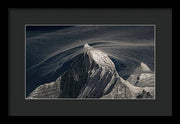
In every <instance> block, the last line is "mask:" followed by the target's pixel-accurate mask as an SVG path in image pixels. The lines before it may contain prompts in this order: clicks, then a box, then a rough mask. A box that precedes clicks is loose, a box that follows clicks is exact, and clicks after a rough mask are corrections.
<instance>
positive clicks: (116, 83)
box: [28, 43, 154, 99]
mask: <svg viewBox="0 0 180 124" xmlns="http://www.w3.org/2000/svg"><path fill="white" fill-rule="evenodd" d="M83 51H84V52H83V53H82V54H79V55H78V56H77V57H76V59H75V60H74V61H73V63H72V64H71V66H70V68H69V69H68V70H67V71H66V72H65V73H64V74H63V75H61V76H60V77H59V78H58V79H57V80H56V81H54V82H51V83H47V84H44V85H41V86H39V87H37V88H36V89H35V90H34V91H33V92H32V93H31V94H30V95H29V97H28V98H30V99H32V98H79V99H81V98H102V99H106V98H111V99H113V98H153V97H154V87H137V86H135V85H133V82H134V81H135V79H136V78H137V76H139V75H140V74H144V73H145V72H148V74H149V73H150V69H149V68H148V67H147V66H146V65H145V64H141V66H140V67H139V68H137V69H136V70H135V73H134V75H135V76H136V77H135V76H134V77H133V75H131V76H130V78H129V80H130V82H129V81H128V80H124V79H123V78H121V77H120V76H119V74H118V73H117V70H116V67H115V65H114V63H113V62H112V61H111V59H110V58H109V57H108V55H107V54H106V53H104V52H102V51H101V50H98V49H95V48H93V47H91V46H89V45H88V44H87V43H86V44H85V45H84V47H83ZM142 72H143V73H142ZM144 78H146V76H144V77H143V78H140V79H142V80H144Z"/></svg>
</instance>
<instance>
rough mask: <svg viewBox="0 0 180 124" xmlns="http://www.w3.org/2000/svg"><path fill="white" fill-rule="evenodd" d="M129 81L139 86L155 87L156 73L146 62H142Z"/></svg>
mask: <svg viewBox="0 0 180 124" xmlns="http://www.w3.org/2000/svg"><path fill="white" fill-rule="evenodd" d="M127 81H129V82H130V83H131V84H133V85H135V86H139V87H154V85H155V74H154V72H152V71H151V70H150V68H149V67H148V66H147V65H146V64H144V63H142V62H141V63H140V66H139V67H137V68H136V70H135V71H134V73H133V74H131V75H130V77H129V78H128V79H127Z"/></svg>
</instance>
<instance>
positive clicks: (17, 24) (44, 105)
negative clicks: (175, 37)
mask: <svg viewBox="0 0 180 124" xmlns="http://www.w3.org/2000/svg"><path fill="white" fill-rule="evenodd" d="M8 21H9V22H8V27H9V30H8V40H9V44H8V48H9V51H8V54H9V55H8V59H9V63H8V67H9V70H8V71H9V72H8V76H9V77H8V80H9V82H8V85H9V87H8V89H9V97H8V100H9V104H8V107H9V115H12V116H18V115H35V116H36V115H41V116H43V115H49V116H60V115H81V116H85V115H94V116H97V115H101V116H103V115H109V116H117V115H122V116H137V115H141V116H148V115H150V116H163V115H164V116H169V115H172V10H171V9H150V8H149V9H125V8H124V9H30V8H29V9H9V10H8ZM25 24H155V25H156V100H25V98H24V97H25V73H24V72H25V70H24V69H25V36H24V34H25V32H24V25H25Z"/></svg>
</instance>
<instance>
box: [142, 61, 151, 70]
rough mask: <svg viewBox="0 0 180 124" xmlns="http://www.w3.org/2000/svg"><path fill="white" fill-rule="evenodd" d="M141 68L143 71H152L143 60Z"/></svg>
mask: <svg viewBox="0 0 180 124" xmlns="http://www.w3.org/2000/svg"><path fill="white" fill-rule="evenodd" d="M140 68H141V71H144V72H151V69H150V68H149V67H148V66H147V65H146V64H144V63H143V62H141V64H140Z"/></svg>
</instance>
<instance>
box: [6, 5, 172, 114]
mask: <svg viewBox="0 0 180 124" xmlns="http://www.w3.org/2000/svg"><path fill="white" fill-rule="evenodd" d="M103 13H106V14H103ZM8 17H9V18H8V19H9V23H8V26H9V32H8V38H9V39H8V40H9V67H10V68H9V87H8V88H9V115H11V116H13V115H16V116H18V115H27V116H33V115H35V116H44V115H45V116H62V115H63V116H64V115H75V116H82V115H83V116H89V115H90V116H93V115H94V116H162V115H166V116H167V115H171V114H172V75H171V73H172V61H171V60H172V51H171V50H172V48H171V47H172V10H171V9H169V8H167V9H148V8H147V9H146V8H144V9H122V8H119V9H110V8H109V9H90V8H88V9H85V8H84V9H78V8H76V9H75V8H73V9H65V8H64V9H61V8H57V9H50V8H49V9H38V8H36V9H25V8H24V9H13V8H12V9H9V10H8Z"/></svg>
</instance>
